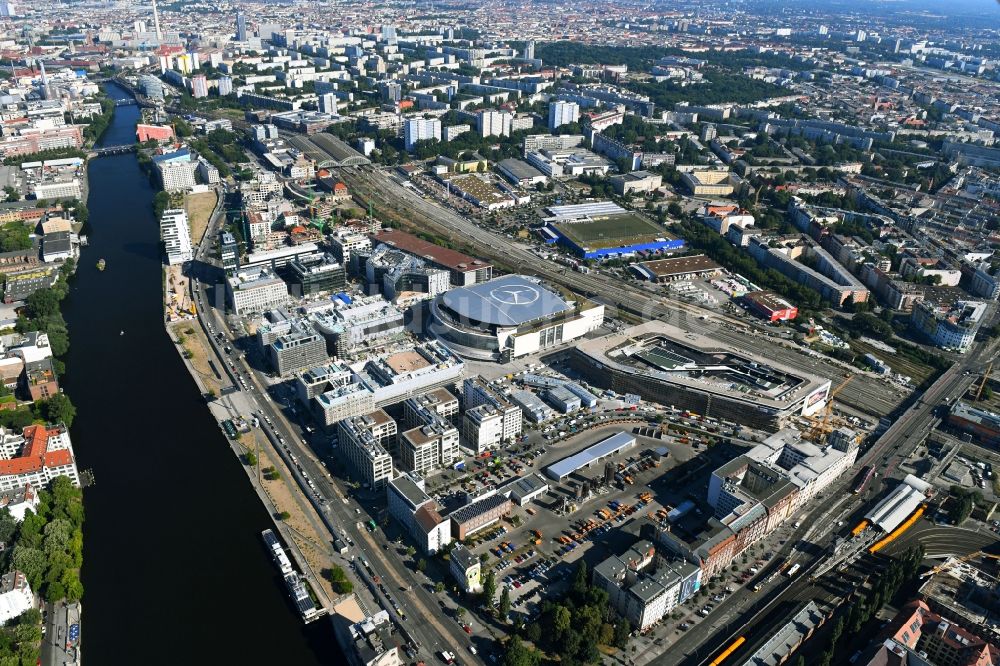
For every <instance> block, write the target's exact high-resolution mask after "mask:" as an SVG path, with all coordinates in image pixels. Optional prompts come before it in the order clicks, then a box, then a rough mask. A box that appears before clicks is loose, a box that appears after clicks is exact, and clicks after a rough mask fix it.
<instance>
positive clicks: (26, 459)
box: [0, 425, 73, 476]
mask: <svg viewBox="0 0 1000 666" xmlns="http://www.w3.org/2000/svg"><path fill="white" fill-rule="evenodd" d="M23 434H24V440H25V441H24V450H23V451H22V453H21V455H20V456H18V457H16V458H11V459H10V460H0V476H16V475H18V474H29V473H31V472H38V471H40V470H41V469H43V468H45V467H62V466H63V465H69V464H71V463H72V462H73V456H72V454H71V453H70V452H69V449H58V450H55V451H49V450H48V446H49V437H50V436H52V435H57V434H59V429H58V428H46V427H45V426H40V425H30V426H28V427H27V428H25V429H24V431H23Z"/></svg>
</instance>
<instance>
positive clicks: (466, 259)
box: [375, 229, 490, 272]
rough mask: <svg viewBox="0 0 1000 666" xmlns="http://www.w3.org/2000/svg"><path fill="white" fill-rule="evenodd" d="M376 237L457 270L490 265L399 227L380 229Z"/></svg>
mask: <svg viewBox="0 0 1000 666" xmlns="http://www.w3.org/2000/svg"><path fill="white" fill-rule="evenodd" d="M375 239H376V240H377V241H378V242H380V243H388V244H390V245H392V246H394V247H397V248H399V249H400V250H404V251H406V252H409V253H410V254H413V255H416V256H418V257H421V258H423V259H427V260H428V261H432V262H434V263H435V264H438V265H439V266H444V267H445V268H449V269H452V270H456V271H463V272H464V271H474V270H479V269H481V268H486V267H487V266H489V265H490V264H489V263H487V262H485V261H483V260H481V259H473V258H472V257H470V256H468V255H466V254H462V253H461V252H456V251H455V250H449V249H448V248H446V247H441V246H440V245H435V244H434V243H430V242H428V241H425V240H423V239H422V238H418V237H416V236H414V235H413V234H408V233H406V232H405V231H399V230H398V229H386V230H385V231H380V232H379V233H377V234H375Z"/></svg>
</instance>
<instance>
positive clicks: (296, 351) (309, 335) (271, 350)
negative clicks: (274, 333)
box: [265, 320, 327, 377]
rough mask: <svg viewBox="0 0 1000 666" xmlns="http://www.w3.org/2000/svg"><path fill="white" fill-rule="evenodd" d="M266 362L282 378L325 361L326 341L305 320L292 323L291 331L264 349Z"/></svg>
mask: <svg viewBox="0 0 1000 666" xmlns="http://www.w3.org/2000/svg"><path fill="white" fill-rule="evenodd" d="M265 352H266V353H267V358H268V361H269V362H270V363H271V367H272V368H274V369H275V370H276V371H277V372H278V374H279V375H280V376H282V377H285V376H287V375H290V374H291V373H293V372H298V371H299V370H303V369H305V368H310V367H314V366H317V365H320V364H321V363H324V362H325V361H326V360H327V355H326V341H325V340H324V339H323V336H322V335H320V334H319V333H317V332H316V330H315V329H314V328H313V327H312V325H311V324H310V323H309V322H308V321H305V320H296V321H293V322H292V325H291V330H289V332H288V333H286V334H284V335H281V336H279V337H278V339H277V340H275V341H274V342H272V343H271V344H270V345H268V346H267V348H266V349H265Z"/></svg>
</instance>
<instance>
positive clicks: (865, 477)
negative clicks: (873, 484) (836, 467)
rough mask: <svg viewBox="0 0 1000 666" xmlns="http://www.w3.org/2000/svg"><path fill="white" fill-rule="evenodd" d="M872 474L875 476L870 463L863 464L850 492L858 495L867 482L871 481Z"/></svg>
mask: <svg viewBox="0 0 1000 666" xmlns="http://www.w3.org/2000/svg"><path fill="white" fill-rule="evenodd" d="M874 476H875V468H874V467H872V466H871V465H867V466H865V468H864V469H862V470H861V473H860V474H858V482H857V483H856V484H854V490H852V491H851V492H853V493H854V494H855V495H859V494H861V493H862V492H864V489H865V487H866V486H867V485H868V482H869V481H871V480H872V477H874Z"/></svg>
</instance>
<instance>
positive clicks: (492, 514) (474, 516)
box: [448, 494, 513, 541]
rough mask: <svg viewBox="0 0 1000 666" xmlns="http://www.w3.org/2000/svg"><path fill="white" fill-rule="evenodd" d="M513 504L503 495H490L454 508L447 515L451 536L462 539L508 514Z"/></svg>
mask: <svg viewBox="0 0 1000 666" xmlns="http://www.w3.org/2000/svg"><path fill="white" fill-rule="evenodd" d="M512 508H513V505H512V503H511V501H510V499H508V498H506V497H504V496H503V495H497V494H494V495H490V496H488V497H484V498H483V499H480V500H476V501H474V502H472V503H471V504H466V505H465V506H463V507H461V508H459V509H456V510H455V511H454V512H452V513H451V514H449V515H448V517H449V518H450V519H451V534H452V536H453V537H454V538H455V539H457V540H459V541H462V540H464V539H466V538H467V537H469V536H471V535H472V534H475V533H476V532H478V531H480V530H482V529H484V528H486V527H489V526H490V525H492V524H493V523H497V522H500V519H501V518H505V517H507V516H509V515H510V513H511V510H512Z"/></svg>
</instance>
